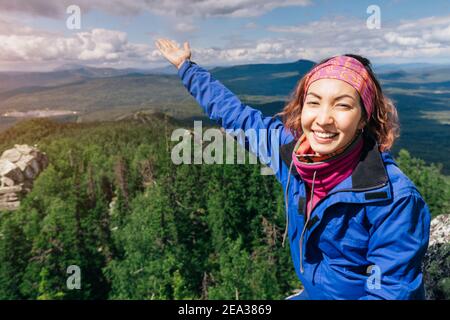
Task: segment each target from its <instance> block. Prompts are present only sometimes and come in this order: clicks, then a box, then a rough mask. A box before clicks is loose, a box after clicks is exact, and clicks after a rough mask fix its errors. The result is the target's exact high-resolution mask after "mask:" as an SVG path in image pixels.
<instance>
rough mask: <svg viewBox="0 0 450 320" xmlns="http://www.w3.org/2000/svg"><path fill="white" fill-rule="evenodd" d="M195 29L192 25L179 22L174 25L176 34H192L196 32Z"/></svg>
mask: <svg viewBox="0 0 450 320" xmlns="http://www.w3.org/2000/svg"><path fill="white" fill-rule="evenodd" d="M196 30H197V27H196V26H195V25H193V24H192V23H186V22H180V23H177V24H176V25H175V31H178V32H183V33H184V32H193V31H196Z"/></svg>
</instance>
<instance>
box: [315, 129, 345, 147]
mask: <svg viewBox="0 0 450 320" xmlns="http://www.w3.org/2000/svg"><path fill="white" fill-rule="evenodd" d="M338 136H339V133H335V132H326V131H318V130H313V138H314V139H315V140H316V142H317V143H321V144H326V143H331V142H333V141H335V140H337V138H338Z"/></svg>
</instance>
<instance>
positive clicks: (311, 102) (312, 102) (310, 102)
mask: <svg viewBox="0 0 450 320" xmlns="http://www.w3.org/2000/svg"><path fill="white" fill-rule="evenodd" d="M307 104H319V103H318V102H315V101H309V102H307Z"/></svg>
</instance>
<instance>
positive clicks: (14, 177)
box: [0, 144, 48, 210]
mask: <svg viewBox="0 0 450 320" xmlns="http://www.w3.org/2000/svg"><path fill="white" fill-rule="evenodd" d="M47 166H48V158H47V156H46V154H45V153H43V152H40V151H39V150H38V149H37V147H36V146H34V147H30V146H28V145H25V144H22V145H18V144H16V145H15V146H14V148H12V149H8V150H6V151H4V152H3V153H2V155H1V157H0V210H15V209H17V208H18V207H19V206H20V199H21V198H22V197H23V196H24V195H25V194H26V193H27V192H29V191H31V188H32V186H33V182H34V180H35V179H36V178H37V176H38V175H39V174H40V173H41V172H42V171H43V170H44V169H45V168H46V167H47Z"/></svg>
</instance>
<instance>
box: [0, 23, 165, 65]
mask: <svg viewBox="0 0 450 320" xmlns="http://www.w3.org/2000/svg"><path fill="white" fill-rule="evenodd" d="M0 47H2V48H3V49H2V50H0V61H2V62H5V61H9V62H12V63H14V62H16V63H17V62H20V61H27V62H36V63H37V62H45V61H54V62H55V61H60V62H62V63H65V62H71V61H77V62H82V63H90V64H92V63H94V64H95V63H104V62H107V63H119V62H120V63H123V62H152V61H158V60H160V57H159V56H158V54H155V50H153V51H152V48H150V46H148V45H144V44H132V43H129V42H128V40H127V35H126V33H124V32H121V31H114V30H106V29H93V30H90V31H87V32H79V33H75V34H73V35H72V36H69V37H64V36H60V35H49V34H22V35H5V34H0Z"/></svg>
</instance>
